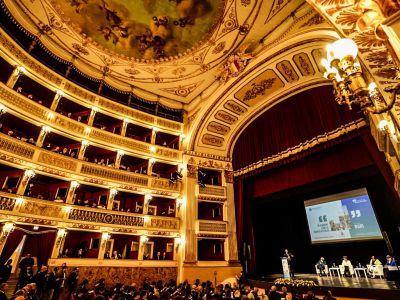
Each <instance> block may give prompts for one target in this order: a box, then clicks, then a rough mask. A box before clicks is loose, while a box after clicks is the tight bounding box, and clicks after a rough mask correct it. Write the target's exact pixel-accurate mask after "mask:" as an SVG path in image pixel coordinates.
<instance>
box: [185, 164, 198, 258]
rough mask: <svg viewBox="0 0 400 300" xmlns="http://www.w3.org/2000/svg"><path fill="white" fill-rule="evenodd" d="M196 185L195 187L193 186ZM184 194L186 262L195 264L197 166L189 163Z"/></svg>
mask: <svg viewBox="0 0 400 300" xmlns="http://www.w3.org/2000/svg"><path fill="white" fill-rule="evenodd" d="M193 187H195V188H193ZM184 190H185V192H184V194H185V195H186V205H185V207H184V209H183V211H182V223H183V224H184V232H185V245H184V259H183V260H184V263H185V264H194V263H196V262H197V236H196V222H195V220H196V219H197V198H196V191H197V192H198V185H197V166H196V165H192V164H188V165H187V173H186V184H185V185H184Z"/></svg>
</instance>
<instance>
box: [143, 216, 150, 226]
mask: <svg viewBox="0 0 400 300" xmlns="http://www.w3.org/2000/svg"><path fill="white" fill-rule="evenodd" d="M143 221H144V223H146V224H147V223H149V222H150V217H149V216H144V217H143Z"/></svg>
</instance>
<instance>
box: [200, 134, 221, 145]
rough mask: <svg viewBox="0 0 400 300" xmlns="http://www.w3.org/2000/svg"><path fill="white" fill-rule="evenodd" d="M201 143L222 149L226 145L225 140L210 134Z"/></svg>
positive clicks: (204, 136)
mask: <svg viewBox="0 0 400 300" xmlns="http://www.w3.org/2000/svg"><path fill="white" fill-rule="evenodd" d="M201 141H202V142H203V143H204V144H206V145H212V146H215V147H222V145H223V144H224V139H223V138H221V137H218V136H215V135H212V134H208V133H207V134H205V135H203V137H202V139H201Z"/></svg>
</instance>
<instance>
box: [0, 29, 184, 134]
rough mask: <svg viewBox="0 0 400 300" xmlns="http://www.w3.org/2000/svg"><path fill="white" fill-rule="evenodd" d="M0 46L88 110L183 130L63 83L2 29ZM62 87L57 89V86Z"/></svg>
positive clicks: (175, 131) (175, 125) (61, 78)
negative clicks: (97, 110) (92, 108)
mask: <svg viewBox="0 0 400 300" xmlns="http://www.w3.org/2000/svg"><path fill="white" fill-rule="evenodd" d="M0 45H1V47H2V49H3V50H4V52H6V53H7V56H8V57H10V58H11V59H12V60H13V61H15V62H16V64H17V65H21V66H24V67H25V68H26V69H27V70H29V72H30V73H32V74H34V75H35V76H36V77H37V78H41V79H42V80H44V81H45V82H46V86H47V87H49V88H51V89H52V90H56V89H63V90H64V91H65V92H66V93H67V94H68V95H70V96H72V97H73V98H76V99H77V100H79V101H80V102H82V103H85V104H86V105H87V106H88V107H91V106H93V105H95V106H97V107H99V108H101V109H104V110H105V111H107V112H110V113H111V114H113V115H119V117H120V119H121V120H122V119H124V118H125V117H129V118H132V120H133V121H135V123H137V124H138V125H140V124H143V125H145V126H147V127H154V126H156V127H158V128H160V129H161V130H164V131H166V132H168V131H169V132H171V131H172V132H174V133H175V134H177V135H179V134H180V133H182V131H183V124H182V123H180V122H176V121H172V120H168V119H164V118H160V117H157V116H154V115H151V114H148V113H145V112H142V111H139V110H135V109H133V108H131V107H129V106H126V105H123V104H119V103H116V102H114V101H112V100H109V99H107V98H105V97H102V96H99V95H97V94H95V93H92V92H90V91H88V90H86V89H84V88H82V87H80V86H79V85H77V84H75V83H73V82H71V81H69V80H66V79H65V78H64V77H63V76H61V75H59V74H57V73H55V72H54V71H52V70H50V69H49V68H47V67H46V66H44V65H43V64H41V63H39V62H38V61H37V60H35V59H34V58H32V57H31V56H30V55H29V54H26V52H25V51H24V50H22V48H21V47H20V46H19V45H18V44H17V43H15V42H14V41H13V40H12V39H11V38H9V37H8V35H7V34H6V33H4V31H3V30H2V29H0ZM62 86H63V87H64V88H61V87H62Z"/></svg>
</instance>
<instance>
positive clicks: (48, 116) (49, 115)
mask: <svg viewBox="0 0 400 300" xmlns="http://www.w3.org/2000/svg"><path fill="white" fill-rule="evenodd" d="M53 118H54V114H53V113H52V112H51V111H49V112H48V113H47V119H48V120H51V119H53Z"/></svg>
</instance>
